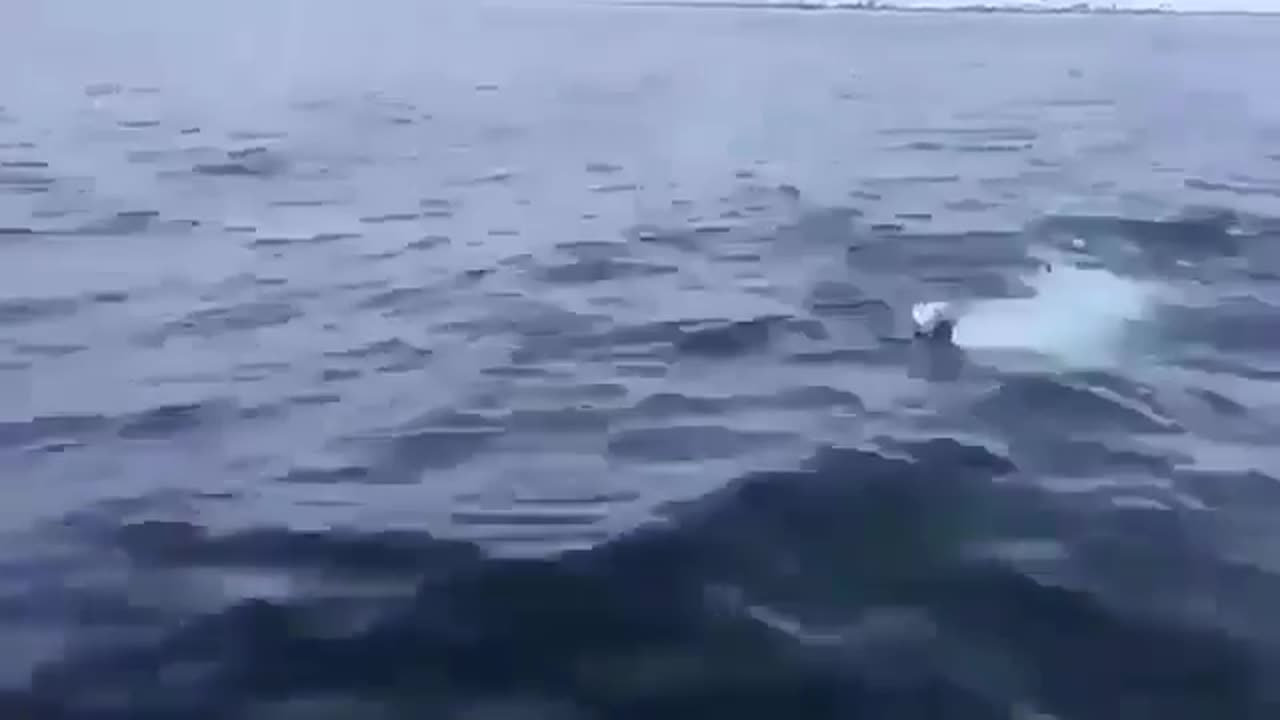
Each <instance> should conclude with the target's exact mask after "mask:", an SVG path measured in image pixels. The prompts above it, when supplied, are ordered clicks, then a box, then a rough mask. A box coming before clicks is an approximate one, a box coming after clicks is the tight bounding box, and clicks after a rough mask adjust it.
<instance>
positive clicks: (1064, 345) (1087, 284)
mask: <svg viewBox="0 0 1280 720" xmlns="http://www.w3.org/2000/svg"><path fill="white" fill-rule="evenodd" d="M1030 285H1031V287H1032V289H1033V290H1034V292H1035V294H1034V295H1033V296H1031V297H1026V298H1009V299H998V300H996V299H993V300H978V301H976V302H973V303H972V304H970V305H969V306H968V307H967V308H965V310H964V312H963V314H962V316H961V317H960V319H959V320H958V322H957V323H956V325H955V328H954V331H953V334H952V342H954V343H955V344H956V345H957V346H959V347H962V348H965V349H966V350H1019V351H1029V352H1033V353H1037V354H1040V355H1046V356H1049V357H1052V358H1054V359H1057V360H1060V361H1062V362H1065V363H1069V364H1072V365H1097V364H1108V363H1110V362H1113V361H1116V360H1118V359H1119V355H1120V351H1121V349H1122V345H1123V341H1124V339H1125V337H1126V336H1127V335H1128V333H1129V332H1130V331H1131V328H1132V323H1134V322H1138V321H1142V320H1143V319H1145V318H1148V317H1149V316H1150V315H1151V313H1152V312H1153V310H1154V308H1155V301H1156V299H1157V298H1156V288H1155V287H1154V286H1152V285H1150V284H1148V283H1144V282H1141V281H1138V280H1135V279H1131V278H1125V277H1121V276H1119V275H1115V274H1113V273H1111V272H1108V271H1107V270H1104V269H1100V268H1081V267H1076V266H1074V265H1072V264H1070V263H1069V262H1061V263H1057V264H1055V265H1054V266H1053V268H1052V269H1051V270H1050V269H1043V270H1041V271H1040V272H1039V273H1037V274H1036V275H1035V276H1034V277H1032V278H1031V281H1030Z"/></svg>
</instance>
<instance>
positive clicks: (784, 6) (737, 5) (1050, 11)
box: [593, 0, 1280, 17]
mask: <svg viewBox="0 0 1280 720" xmlns="http://www.w3.org/2000/svg"><path fill="white" fill-rule="evenodd" d="M1278 1H1280V0H1278ZM593 4H596V5H607V6H614V7H632V8H644V7H656V8H688V9H692V10H803V11H809V12H816V11H826V12H868V13H871V12H882V13H920V14H925V13H928V14H947V13H955V14H965V15H1080V16H1084V15H1107V16H1112V15H1143V16H1149V15H1160V16H1182V15H1186V16H1196V17H1204V16H1227V17H1274V16H1277V15H1280V8H1278V9H1277V10H1275V11H1270V10H1174V9H1171V8H1116V7H1104V6H1092V5H1085V4H1081V5H1074V6H1065V7H1034V6H1020V5H983V4H981V3H975V4H972V5H957V6H955V7H942V6H919V5H915V6H912V5H898V4H895V3H875V2H832V3H825V2H804V1H803V0H790V1H787V2H768V1H767V0H759V1H757V2H751V1H750V0H600V1H599V2H596V3H593Z"/></svg>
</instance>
